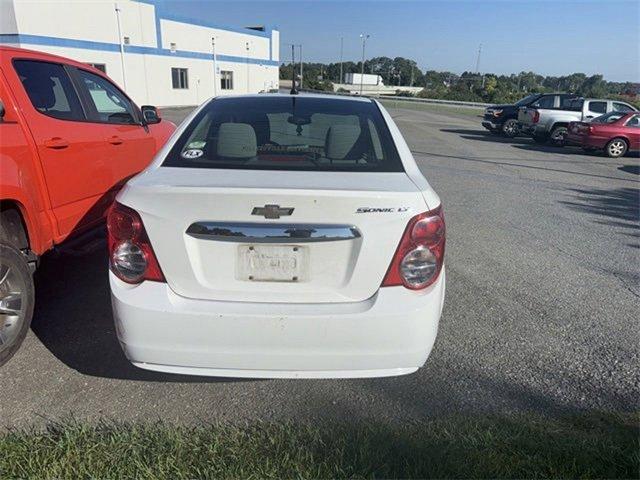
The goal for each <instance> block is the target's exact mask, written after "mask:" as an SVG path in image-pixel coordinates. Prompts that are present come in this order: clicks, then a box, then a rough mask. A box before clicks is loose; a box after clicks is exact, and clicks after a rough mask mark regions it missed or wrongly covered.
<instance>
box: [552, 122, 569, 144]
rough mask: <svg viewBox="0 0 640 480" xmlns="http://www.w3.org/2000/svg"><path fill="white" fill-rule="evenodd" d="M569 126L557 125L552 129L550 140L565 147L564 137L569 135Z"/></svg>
mask: <svg viewBox="0 0 640 480" xmlns="http://www.w3.org/2000/svg"><path fill="white" fill-rule="evenodd" d="M567 132H568V130H567V127H565V126H562V125H561V126H558V127H555V128H554V129H553V130H552V131H551V135H549V140H550V141H551V143H552V144H553V145H555V146H557V147H563V146H564V137H565V136H566V135H567Z"/></svg>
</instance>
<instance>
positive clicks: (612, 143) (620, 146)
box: [604, 138, 629, 158]
mask: <svg viewBox="0 0 640 480" xmlns="http://www.w3.org/2000/svg"><path fill="white" fill-rule="evenodd" d="M628 149H629V145H628V144H627V141H626V140H625V139H624V138H614V139H612V140H609V143H607V145H606V146H605V147H604V151H605V153H606V154H607V155H608V156H609V157H611V158H620V157H622V156H624V154H625V153H627V150H628Z"/></svg>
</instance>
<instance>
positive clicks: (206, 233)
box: [186, 222, 362, 243]
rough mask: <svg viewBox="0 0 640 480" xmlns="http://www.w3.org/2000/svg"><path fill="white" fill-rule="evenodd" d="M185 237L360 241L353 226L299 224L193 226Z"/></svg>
mask: <svg viewBox="0 0 640 480" xmlns="http://www.w3.org/2000/svg"><path fill="white" fill-rule="evenodd" d="M186 233H187V235H189V236H191V237H194V238H199V239H202V240H216V241H219V242H241V243H288V242H292V243H312V242H336V241H340V240H353V239H356V238H360V237H361V236H362V235H361V234H360V230H358V229H357V228H356V227H354V226H353V225H312V224H302V223H286V224H284V223H277V224H276V223H274V224H267V223H235V222H196V223H193V224H191V225H190V226H189V228H188V229H187V231H186Z"/></svg>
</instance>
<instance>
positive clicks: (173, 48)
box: [169, 42, 176, 53]
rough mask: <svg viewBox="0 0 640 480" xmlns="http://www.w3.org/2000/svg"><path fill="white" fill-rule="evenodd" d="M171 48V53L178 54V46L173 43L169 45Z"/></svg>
mask: <svg viewBox="0 0 640 480" xmlns="http://www.w3.org/2000/svg"><path fill="white" fill-rule="evenodd" d="M169 48H170V49H171V53H176V44H175V43H173V42H171V43H170V44H169Z"/></svg>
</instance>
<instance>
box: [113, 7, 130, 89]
mask: <svg viewBox="0 0 640 480" xmlns="http://www.w3.org/2000/svg"><path fill="white" fill-rule="evenodd" d="M113 5H114V7H115V10H116V22H117V23H118V43H119V44H120V66H121V67H122V89H123V90H124V91H125V92H126V91H127V74H126V69H125V68H124V44H123V43H122V26H121V25H120V7H118V4H117V3H114V4H113Z"/></svg>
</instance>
